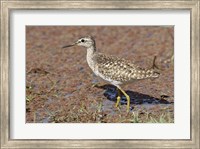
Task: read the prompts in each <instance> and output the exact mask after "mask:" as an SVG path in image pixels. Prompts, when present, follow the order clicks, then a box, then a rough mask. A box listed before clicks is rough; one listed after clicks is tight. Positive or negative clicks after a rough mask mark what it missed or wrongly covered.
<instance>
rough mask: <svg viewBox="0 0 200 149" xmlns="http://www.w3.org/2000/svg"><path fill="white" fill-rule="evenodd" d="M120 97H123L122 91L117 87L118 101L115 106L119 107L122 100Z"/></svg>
mask: <svg viewBox="0 0 200 149" xmlns="http://www.w3.org/2000/svg"><path fill="white" fill-rule="evenodd" d="M120 99H121V92H120V90H119V89H118V88H117V102H116V104H115V107H118V105H119V102H120Z"/></svg>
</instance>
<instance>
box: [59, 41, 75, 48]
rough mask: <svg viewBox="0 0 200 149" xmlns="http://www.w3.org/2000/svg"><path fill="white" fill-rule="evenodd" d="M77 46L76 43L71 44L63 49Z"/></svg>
mask: <svg viewBox="0 0 200 149" xmlns="http://www.w3.org/2000/svg"><path fill="white" fill-rule="evenodd" d="M75 45H76V42H75V43H73V44H70V45H66V46H63V47H62V48H68V47H72V46H75Z"/></svg>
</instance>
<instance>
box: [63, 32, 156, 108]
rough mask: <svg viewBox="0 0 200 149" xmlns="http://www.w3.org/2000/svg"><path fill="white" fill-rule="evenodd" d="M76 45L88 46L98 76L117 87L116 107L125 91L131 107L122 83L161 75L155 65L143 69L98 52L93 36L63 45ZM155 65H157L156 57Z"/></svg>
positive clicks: (89, 57) (88, 56)
mask: <svg viewBox="0 0 200 149" xmlns="http://www.w3.org/2000/svg"><path fill="white" fill-rule="evenodd" d="M75 45H77V46H83V47H86V48H87V58H86V59H87V63H88V65H89V67H90V68H91V69H92V71H93V72H94V73H95V74H96V75H97V76H99V77H101V78H102V79H104V80H106V81H108V82H110V83H111V84H113V85H114V86H116V87H117V93H118V95H117V102H116V104H115V106H116V107H118V105H119V102H120V99H121V95H120V94H121V93H123V94H124V95H125V97H126V99H127V111H129V109H130V97H129V95H127V94H126V92H125V91H124V90H123V89H122V88H121V87H120V85H122V84H126V83H130V82H133V81H136V80H141V79H147V78H157V77H158V76H159V72H157V71H156V70H155V69H154V68H153V67H152V68H150V69H143V68H140V67H138V66H137V65H135V64H134V63H133V62H130V61H128V60H125V59H123V58H118V57H115V56H111V55H105V54H102V53H99V52H97V50H96V45H95V40H94V38H93V37H91V36H87V37H83V38H80V39H78V40H77V41H76V42H74V43H73V44H71V45H67V46H63V48H67V47H72V46H75ZM153 66H155V58H154V62H153Z"/></svg>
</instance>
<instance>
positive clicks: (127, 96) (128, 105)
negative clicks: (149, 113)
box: [117, 86, 130, 112]
mask: <svg viewBox="0 0 200 149" xmlns="http://www.w3.org/2000/svg"><path fill="white" fill-rule="evenodd" d="M117 88H118V89H119V90H120V91H121V92H122V93H123V94H124V96H125V97H126V100H127V106H126V109H127V112H128V111H129V109H130V97H129V95H127V94H126V92H125V91H124V90H123V89H122V88H121V87H119V86H117Z"/></svg>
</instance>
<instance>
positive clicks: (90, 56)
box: [86, 46, 96, 70]
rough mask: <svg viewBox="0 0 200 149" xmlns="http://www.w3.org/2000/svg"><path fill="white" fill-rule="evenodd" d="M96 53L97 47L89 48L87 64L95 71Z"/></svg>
mask: <svg viewBox="0 0 200 149" xmlns="http://www.w3.org/2000/svg"><path fill="white" fill-rule="evenodd" d="M95 53H96V48H95V46H91V47H89V48H87V58H86V59H87V63H88V65H89V67H90V68H91V69H92V70H94V59H93V58H94V55H95Z"/></svg>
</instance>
